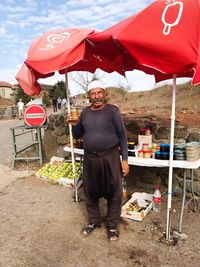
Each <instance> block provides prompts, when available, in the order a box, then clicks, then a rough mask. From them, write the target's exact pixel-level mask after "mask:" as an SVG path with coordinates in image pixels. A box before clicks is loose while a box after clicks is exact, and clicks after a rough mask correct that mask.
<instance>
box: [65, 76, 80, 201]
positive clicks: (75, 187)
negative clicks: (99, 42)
mask: <svg viewBox="0 0 200 267" xmlns="http://www.w3.org/2000/svg"><path fill="white" fill-rule="evenodd" d="M65 84H66V94H67V112H68V114H70V112H71V111H70V100H69V85H68V77H67V72H65ZM69 136H70V146H71V158H72V171H73V176H74V197H75V201H76V202H78V192H77V184H76V171H75V159H74V144H73V136H72V125H71V124H70V123H69Z"/></svg>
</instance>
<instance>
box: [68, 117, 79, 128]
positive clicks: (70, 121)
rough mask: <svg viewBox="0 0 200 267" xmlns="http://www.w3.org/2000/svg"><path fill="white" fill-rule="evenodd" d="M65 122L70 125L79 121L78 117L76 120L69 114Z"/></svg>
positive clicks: (74, 124)
mask: <svg viewBox="0 0 200 267" xmlns="http://www.w3.org/2000/svg"><path fill="white" fill-rule="evenodd" d="M66 122H67V123H70V124H71V125H72V126H76V125H77V124H78V123H79V122H80V119H78V120H76V121H75V120H72V117H71V116H70V115H69V116H68V118H67V120H66Z"/></svg>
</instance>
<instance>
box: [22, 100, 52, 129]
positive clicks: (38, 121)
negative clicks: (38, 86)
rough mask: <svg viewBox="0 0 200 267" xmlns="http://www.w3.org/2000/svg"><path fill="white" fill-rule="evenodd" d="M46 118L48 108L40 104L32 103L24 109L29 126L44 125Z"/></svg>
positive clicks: (25, 120)
mask: <svg viewBox="0 0 200 267" xmlns="http://www.w3.org/2000/svg"><path fill="white" fill-rule="evenodd" d="M46 119H47V114H46V110H45V109H44V108H43V107H42V106H40V105H30V106H28V107H27V108H26V109H25V111H24V122H25V123H26V124H27V125H29V126H40V125H43V124H44V123H45V122H46Z"/></svg>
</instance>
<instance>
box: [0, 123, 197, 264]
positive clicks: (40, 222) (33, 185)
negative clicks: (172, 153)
mask: <svg viewBox="0 0 200 267" xmlns="http://www.w3.org/2000/svg"><path fill="white" fill-rule="evenodd" d="M17 123H18V121H16V120H14V121H4V122H3V123H2V122H1V127H0V129H1V136H2V134H3V133H4V138H3V139H2V138H1V139H0V140H1V141H0V143H1V144H0V145H1V147H3V148H4V153H0V158H1V162H2V164H1V177H0V180H4V178H5V177H6V176H9V177H10V180H9V181H8V182H7V183H6V184H4V185H2V186H1V188H0V202H1V209H0V236H1V238H0V266H1V267H21V266H25V267H32V266H36V267H43V266H45V267H46V266H48V267H66V266H67V267H78V266H81V267H91V266H98V267H104V266H110V267H115V266H123V267H124V266H127V267H128V266H131V267H132V266H135V267H137V266H139V267H148V266H151V267H152V266H153V267H154V266H156V267H159V266H161V267H165V266H177V267H179V266H181V267H184V266H185V267H188V266H189V267H190V266H191V267H195V266H196V267H197V266H199V261H200V255H199V250H200V242H199V238H200V232H199V216H200V214H199V213H200V210H199V206H198V208H197V212H192V211H191V210H190V209H189V208H187V209H186V210H185V216H184V224H183V232H184V233H185V234H187V236H188V237H187V239H185V240H176V239H173V242H171V244H168V243H167V242H165V241H166V240H165V238H163V233H164V232H165V230H166V213H167V211H166V202H167V196H166V195H163V197H162V208H161V213H155V212H153V211H152V210H151V211H150V213H149V214H147V216H146V217H145V218H144V220H143V221H142V222H137V221H126V220H123V219H122V220H121V223H120V226H119V229H120V238H119V240H118V241H117V242H115V243H112V244H110V243H109V242H108V241H107V233H106V228H105V225H104V224H102V227H101V228H100V229H97V230H96V231H95V232H94V233H93V234H92V235H91V236H89V237H88V238H83V237H82V236H81V235H80V230H81V228H82V226H83V225H85V224H86V223H87V214H86V209H85V204H84V195H83V192H82V188H81V189H80V190H79V198H80V202H78V203H76V202H74V198H73V190H70V189H69V188H64V187H62V186H58V185H53V184H50V183H49V182H47V181H43V180H40V179H38V178H37V177H36V176H35V175H34V173H35V170H33V169H32V170H29V168H28V166H26V164H23V165H22V166H21V168H16V170H14V171H12V170H10V167H9V166H10V165H9V162H11V158H12V157H11V151H10V147H11V143H10V138H9V135H8V132H9V127H11V125H12V126H13V124H17ZM6 147H7V149H6ZM38 168H39V165H38ZM147 171H148V170H147ZM127 186H128V195H130V194H131V193H133V192H136V191H141V192H143V191H145V192H150V193H152V185H149V186H148V185H146V186H145V187H140V188H137V187H136V186H135V185H134V177H131V176H129V177H128V178H127ZM165 190H166V188H162V192H164V191H165ZM180 206H181V195H177V196H174V197H173V208H174V209H175V210H176V212H175V213H173V215H172V230H173V229H175V230H177V229H178V219H179V214H180ZM100 207H101V211H102V219H103V218H104V216H105V213H106V202H105V200H103V199H102V200H101V202H100Z"/></svg>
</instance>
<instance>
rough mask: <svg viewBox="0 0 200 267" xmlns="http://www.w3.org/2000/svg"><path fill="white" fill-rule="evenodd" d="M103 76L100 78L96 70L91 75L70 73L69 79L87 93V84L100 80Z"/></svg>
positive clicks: (77, 72)
mask: <svg viewBox="0 0 200 267" xmlns="http://www.w3.org/2000/svg"><path fill="white" fill-rule="evenodd" d="M102 78H103V75H101V76H100V73H99V71H98V70H97V71H96V72H95V73H93V74H91V73H88V72H81V71H76V72H75V73H73V74H72V73H70V79H71V80H72V81H73V82H75V83H76V84H78V85H79V86H80V87H81V88H82V89H83V91H84V92H86V93H87V88H88V84H89V83H91V82H92V81H94V80H99V81H100V80H101V79H102Z"/></svg>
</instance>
